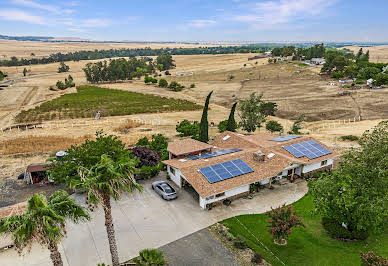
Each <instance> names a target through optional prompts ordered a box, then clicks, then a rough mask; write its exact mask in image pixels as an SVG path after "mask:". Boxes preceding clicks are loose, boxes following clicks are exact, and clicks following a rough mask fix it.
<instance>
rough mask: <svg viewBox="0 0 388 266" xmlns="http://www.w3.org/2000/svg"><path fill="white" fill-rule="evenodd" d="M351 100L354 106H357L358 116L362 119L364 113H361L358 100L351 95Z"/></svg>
mask: <svg viewBox="0 0 388 266" xmlns="http://www.w3.org/2000/svg"><path fill="white" fill-rule="evenodd" d="M350 98H351V99H352V100H353V102H354V105H355V106H356V110H357V116H359V117H360V119H362V112H361V107H360V105H359V104H358V103H357V101H356V99H355V98H354V96H353V95H352V94H350Z"/></svg>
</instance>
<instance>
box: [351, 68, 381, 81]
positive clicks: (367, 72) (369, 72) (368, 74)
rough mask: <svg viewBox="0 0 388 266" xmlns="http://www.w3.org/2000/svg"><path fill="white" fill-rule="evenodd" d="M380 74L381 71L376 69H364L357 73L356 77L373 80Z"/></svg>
mask: <svg viewBox="0 0 388 266" xmlns="http://www.w3.org/2000/svg"><path fill="white" fill-rule="evenodd" d="M380 72H381V70H380V69H379V68H377V67H364V68H362V69H361V70H360V71H359V72H358V76H357V77H358V78H360V79H370V78H375V76H376V75H377V74H378V73H380Z"/></svg>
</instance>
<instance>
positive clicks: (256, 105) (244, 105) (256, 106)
mask: <svg viewBox="0 0 388 266" xmlns="http://www.w3.org/2000/svg"><path fill="white" fill-rule="evenodd" d="M262 97H263V94H260V95H259V96H256V93H254V92H253V93H252V94H251V95H250V96H249V98H248V99H245V100H244V99H243V100H240V101H239V106H240V107H239V116H240V119H241V122H240V126H241V128H242V129H244V130H245V131H248V132H249V133H251V132H254V131H255V130H256V128H261V124H262V123H263V122H264V121H265V117H264V115H263V114H262V113H261V104H262V103H263V101H262Z"/></svg>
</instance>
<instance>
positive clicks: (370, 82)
mask: <svg viewBox="0 0 388 266" xmlns="http://www.w3.org/2000/svg"><path fill="white" fill-rule="evenodd" d="M373 81H374V79H372V78H370V79H368V80H367V81H366V85H367V86H369V87H372V85H373Z"/></svg>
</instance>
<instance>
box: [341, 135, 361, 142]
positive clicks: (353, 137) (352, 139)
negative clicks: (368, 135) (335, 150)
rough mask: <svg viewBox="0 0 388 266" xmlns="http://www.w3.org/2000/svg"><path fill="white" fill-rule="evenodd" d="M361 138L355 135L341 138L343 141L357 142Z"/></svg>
mask: <svg viewBox="0 0 388 266" xmlns="http://www.w3.org/2000/svg"><path fill="white" fill-rule="evenodd" d="M358 139H359V138H358V137H357V136H354V135H346V136H341V140H350V141H357V140H358Z"/></svg>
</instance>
